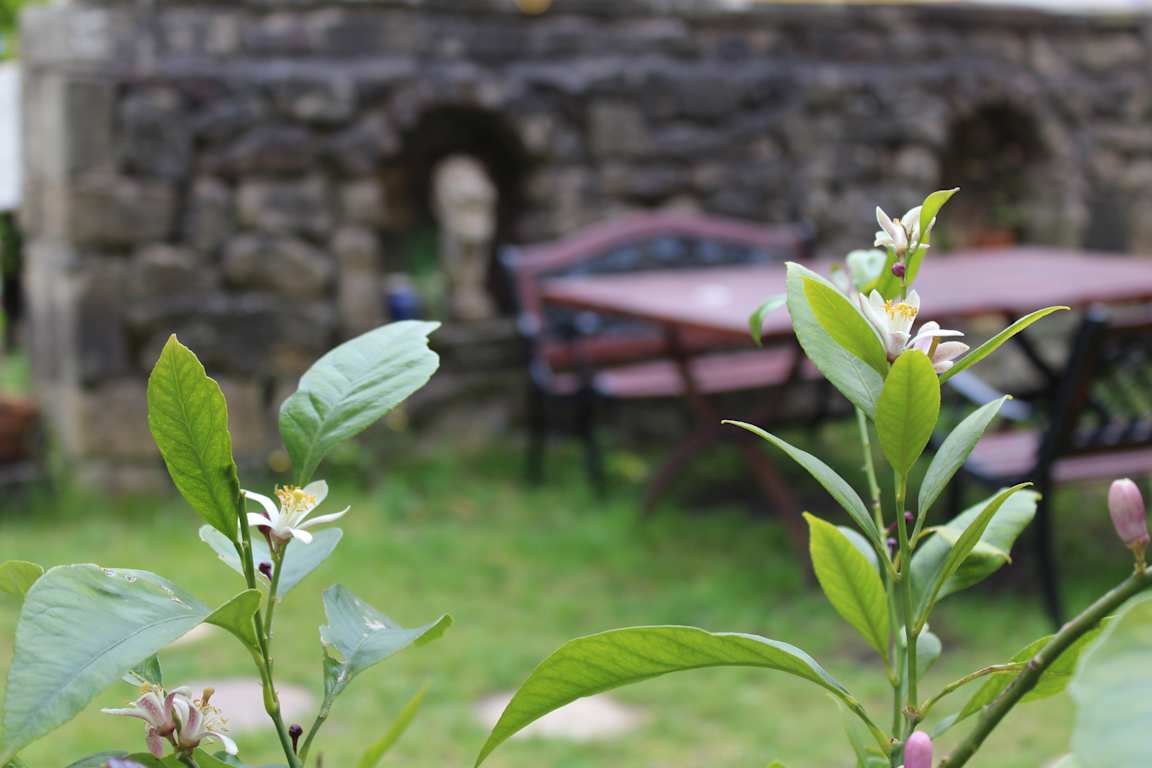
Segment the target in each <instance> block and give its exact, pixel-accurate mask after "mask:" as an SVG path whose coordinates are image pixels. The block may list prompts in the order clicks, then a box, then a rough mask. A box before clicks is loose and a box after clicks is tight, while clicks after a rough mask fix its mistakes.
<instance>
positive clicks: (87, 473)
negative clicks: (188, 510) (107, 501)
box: [68, 454, 174, 496]
mask: <svg viewBox="0 0 1152 768" xmlns="http://www.w3.org/2000/svg"><path fill="white" fill-rule="evenodd" d="M68 469H69V473H70V474H71V476H72V477H73V478H74V479H75V482H76V485H77V486H78V487H80V488H84V489H87V490H90V491H94V492H97V493H100V494H102V495H106V496H137V495H145V496H157V495H160V494H165V493H174V490H173V487H172V479H171V478H170V477H169V476H168V471H167V470H166V469H165V468H164V463H163V461H161V460H160V459H159V454H157V459H156V461H154V462H147V463H141V462H135V461H131V462H130V461H125V460H123V459H113V460H109V459H95V458H89V459H84V460H80V461H75V462H73V463H71V464H69V466H68Z"/></svg>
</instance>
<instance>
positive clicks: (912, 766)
mask: <svg viewBox="0 0 1152 768" xmlns="http://www.w3.org/2000/svg"><path fill="white" fill-rule="evenodd" d="M904 768H932V739H931V737H929V736H928V734H926V733H924V731H916V732H915V733H913V734H912V735H911V736H909V737H908V741H906V742H904Z"/></svg>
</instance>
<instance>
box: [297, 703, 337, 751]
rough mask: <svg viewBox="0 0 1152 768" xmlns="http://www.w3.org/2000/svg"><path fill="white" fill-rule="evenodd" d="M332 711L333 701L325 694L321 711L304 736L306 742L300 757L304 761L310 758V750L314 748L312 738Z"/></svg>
mask: <svg viewBox="0 0 1152 768" xmlns="http://www.w3.org/2000/svg"><path fill="white" fill-rule="evenodd" d="M331 711H332V701H331V699H329V698H328V697H327V696H325V697H324V703H323V704H321V705H320V712H319V713H317V715H316V719H315V720H314V721H313V722H312V727H311V728H309V729H308V735H307V736H305V737H304V744H303V745H301V747H300V759H301V760H302V761H306V760H307V759H308V750H310V749H311V748H312V740H313V739H314V738H316V734H317V733H319V732H320V727H321V726H323V725H324V721H326V720H327V719H328V713H329V712H331Z"/></svg>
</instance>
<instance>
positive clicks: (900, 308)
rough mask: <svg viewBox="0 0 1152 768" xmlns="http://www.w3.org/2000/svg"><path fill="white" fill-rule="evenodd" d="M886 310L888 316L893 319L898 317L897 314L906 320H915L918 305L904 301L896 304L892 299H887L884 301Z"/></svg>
mask: <svg viewBox="0 0 1152 768" xmlns="http://www.w3.org/2000/svg"><path fill="white" fill-rule="evenodd" d="M884 311H885V312H887V313H888V317H890V318H892V319H893V320H895V319H896V316H897V315H900V316H901V317H902V318H904V319H905V320H915V319H916V313H917V311H918V310H917V309H916V307H914V306H912V305H911V304H908V303H906V302H903V301H901V302H897V303H895V304H893V303H892V302H891V301H886V302H884Z"/></svg>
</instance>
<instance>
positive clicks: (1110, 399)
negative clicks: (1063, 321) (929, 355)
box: [950, 305, 1152, 623]
mask: <svg viewBox="0 0 1152 768" xmlns="http://www.w3.org/2000/svg"><path fill="white" fill-rule="evenodd" d="M1056 382H1057V383H1056V385H1055V388H1054V389H1053V390H1052V392H1051V395H1050V397H1049V398H1048V399H1047V400H1046V401H1043V402H1038V403H1036V404H1035V405H1033V406H1029V405H1028V404H1026V403H1024V402H1021V401H1019V400H1013V401H1009V402H1008V403H1006V404H1005V407H1004V408H1003V409H1002V410H1001V415H1002V416H1003V417H1005V419H1006V420H1007V421H1008V422H1009V423H1011V424H1013V427H1012V428H1010V429H1006V430H1003V431H998V432H991V433H988V434H986V435H985V436H984V437H983V439H981V441H980V442H979V443H978V444H977V445H976V448H975V450H973V451H972V454H971V455H970V456H969V458H968V461H967V462H966V464H965V466H964V475H966V476H968V477H970V478H974V479H976V480H978V481H980V482H982V483H984V484H987V485H990V486H997V487H998V486H1006V485H1014V484H1016V483H1020V482H1024V481H1031V482H1033V483H1035V484H1036V490H1037V491H1039V492H1040V494H1041V499H1040V503H1039V505H1038V506H1037V508H1036V518H1035V520H1034V522H1033V529H1034V530H1033V531H1032V536H1033V542H1034V544H1035V548H1036V549H1035V556H1036V565H1037V568H1038V572H1039V575H1040V578H1041V583H1042V585H1043V588H1044V597H1045V602H1046V607H1047V609H1048V612H1049V614H1050V615H1051V617H1052V619H1053V620H1054V621H1055V622H1056V623H1059V622H1060V620H1061V619H1062V617H1063V605H1062V601H1061V597H1060V587H1059V578H1058V574H1057V568H1056V557H1055V553H1054V551H1053V540H1052V529H1053V526H1052V520H1051V516H1052V512H1051V503H1050V500H1051V491H1052V490H1053V488H1054V487H1055V486H1057V485H1059V484H1062V483H1072V482H1086V481H1104V480H1112V479H1115V478H1118V477H1125V476H1134V477H1137V478H1139V477H1141V476H1147V475H1150V474H1152V307H1149V306H1147V305H1144V306H1136V307H1127V308H1117V309H1111V310H1110V309H1104V308H1099V307H1097V308H1093V309H1091V310H1089V311H1088V312H1087V313H1086V314H1085V317H1084V320H1083V321H1082V323H1081V325H1080V327H1079V329H1078V330H1077V332H1076V335H1075V338H1074V339H1073V342H1072V348H1071V351H1070V353H1069V355H1068V359H1067V362H1066V363H1065V365H1064V368H1063V370H1062V371H1061V372H1060V373H1059V375H1058V376H1057V378H1056ZM950 383H951V384H952V385H953V388H954V389H955V390H956V391H958V392H960V393H961V394H962V395H964V396H965V398H966V399H969V400H974V401H977V402H988V401H989V400H991V399H993V398H994V397H998V396H999V393H998V392H995V391H994V390H993V389H992V388H991V387H988V386H987V385H985V384H984V383H983V382H981V381H980V380H979V379H976V378H975V377H974V376H972V374H971V373H970V372H964V373H962V374H960V375H958V376H956V377H954V378H952V379H951V380H950ZM959 479H960V476H958V477H957V485H955V486H954V487H953V492H954V494H953V499H954V500H955V503H954V504H953V508H954V509H953V511H958V509H956V508H957V507H958V506H959V503H958V502H959V499H960V488H961V486H960V485H959ZM1092 512H1093V514H1100V515H1103V514H1106V512H1105V503H1104V500H1103V497H1101V499H1100V501H1099V503H1094V504H1093V505H1092Z"/></svg>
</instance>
